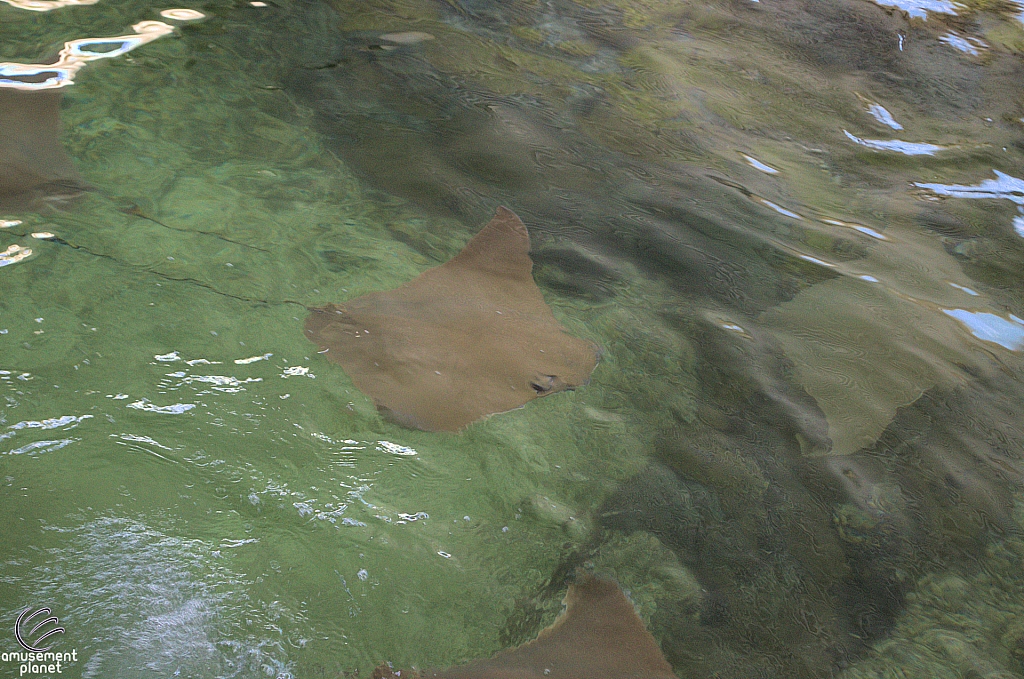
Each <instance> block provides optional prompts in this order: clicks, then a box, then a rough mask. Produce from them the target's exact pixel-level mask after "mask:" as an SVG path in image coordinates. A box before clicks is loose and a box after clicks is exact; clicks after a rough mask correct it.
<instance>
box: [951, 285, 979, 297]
mask: <svg viewBox="0 0 1024 679" xmlns="http://www.w3.org/2000/svg"><path fill="white" fill-rule="evenodd" d="M950 285H951V286H952V287H954V288H956V289H957V290H962V291H963V292H966V293H967V294H968V295H971V296H972V297H977V296H978V293H977V292H975V291H974V290H971V289H970V288H965V287H964V286H962V285H958V284H956V283H950Z"/></svg>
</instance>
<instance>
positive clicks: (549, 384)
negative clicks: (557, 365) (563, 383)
mask: <svg viewBox="0 0 1024 679" xmlns="http://www.w3.org/2000/svg"><path fill="white" fill-rule="evenodd" d="M530 386H531V387H533V390H534V391H535V392H537V393H538V394H546V393H548V392H549V391H551V389H552V388H553V387H554V386H555V376H554V375H538V376H537V377H535V378H533V379H532V380H531V381H530Z"/></svg>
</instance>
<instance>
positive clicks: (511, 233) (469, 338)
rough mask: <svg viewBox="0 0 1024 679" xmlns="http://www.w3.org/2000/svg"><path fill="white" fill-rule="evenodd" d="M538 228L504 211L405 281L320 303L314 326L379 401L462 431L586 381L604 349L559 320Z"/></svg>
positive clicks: (392, 412) (398, 415)
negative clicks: (537, 257)
mask: <svg viewBox="0 0 1024 679" xmlns="http://www.w3.org/2000/svg"><path fill="white" fill-rule="evenodd" d="M529 250H530V237H529V234H528V233H527V231H526V226H524V225H523V222H522V221H521V220H520V219H519V217H517V216H516V215H515V214H514V213H513V212H512V211H511V210H508V209H507V208H503V207H502V208H498V211H497V213H496V214H495V215H494V219H492V220H491V221H490V222H489V223H488V224H487V225H486V226H485V227H484V228H483V230H481V231H480V233H478V234H477V235H476V236H475V237H474V238H473V239H472V240H470V241H469V243H467V244H466V247H465V248H463V250H462V252H460V253H459V254H458V255H456V256H455V257H454V258H452V259H451V260H449V261H448V262H447V263H445V264H443V265H441V266H439V267H436V268H433V269H430V270H428V271H425V272H424V273H422V274H421V275H420V276H419V277H417V278H416V279H414V280H412V281H410V282H409V283H406V284H405V285H403V286H401V287H398V288H395V289H394V290H388V291H386V292H374V293H370V294H368V295H364V296H363V297H359V298H357V299H354V300H352V301H350V302H347V303H345V304H343V305H335V304H328V305H327V306H325V307H321V308H318V309H314V310H313V312H312V313H311V314H310V316H309V318H307V319H306V328H305V329H306V336H307V337H309V339H311V340H312V341H313V342H316V343H317V344H318V345H320V349H321V351H322V352H326V356H327V359H328V360H330V361H333V362H335V363H338V364H340V365H341V366H342V367H343V368H344V369H345V372H346V373H348V375H349V377H351V378H352V381H353V382H354V383H355V385H356V386H357V387H358V388H359V389H360V390H362V391H363V392H364V393H366V394H367V395H369V396H370V397H371V398H372V399H373V400H374V402H375V403H376V404H377V407H378V409H380V410H381V411H382V412H384V413H385V414H386V415H388V416H389V417H391V418H392V419H394V420H396V421H397V422H399V423H401V424H404V425H406V426H409V427H415V428H417V429H424V430H427V431H457V430H459V429H462V428H463V427H465V426H466V425H468V424H470V423H471V422H474V421H476V420H478V419H480V418H482V417H485V416H487V415H490V414H493V413H501V412H505V411H507V410H512V409H513V408H518V407H520V406H522V405H524V404H525V403H526V402H527V401H530V400H532V399H535V398H537V397H539V396H546V395H548V394H552V393H554V392H556V391H563V390H565V389H573V388H575V387H578V386H580V385H582V384H585V383H586V382H587V380H588V379H589V378H590V373H591V372H593V370H594V367H595V366H596V365H597V359H598V356H599V353H600V350H599V349H598V348H597V346H596V345H594V344H593V343H591V342H587V341H585V340H581V339H577V338H575V337H572V336H571V335H569V334H568V332H567V331H566V329H565V328H564V327H562V325H561V324H559V323H558V321H556V320H555V317H554V315H553V314H552V313H551V309H549V308H548V306H547V304H545V302H544V298H543V296H542V295H541V292H540V289H539V288H538V287H537V284H536V283H534V281H533V274H532V270H533V262H532V261H531V260H530V255H529Z"/></svg>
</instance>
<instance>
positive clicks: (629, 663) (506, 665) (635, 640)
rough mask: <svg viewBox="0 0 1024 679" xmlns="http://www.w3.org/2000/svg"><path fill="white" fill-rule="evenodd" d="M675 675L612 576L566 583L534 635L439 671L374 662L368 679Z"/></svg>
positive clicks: (659, 678)
mask: <svg viewBox="0 0 1024 679" xmlns="http://www.w3.org/2000/svg"><path fill="white" fill-rule="evenodd" d="M428 677H429V678H431V679H676V675H675V674H673V673H672V667H671V665H669V664H668V661H667V660H665V656H664V655H662V653H661V649H660V648H658V644H657V642H656V641H655V640H654V637H653V636H651V633H650V632H648V631H647V628H645V627H644V623H643V621H642V620H640V618H639V617H638V616H637V614H636V611H635V610H634V609H633V604H631V603H630V602H629V600H628V599H627V598H626V595H625V594H623V593H622V590H621V589H619V586H618V585H617V584H615V583H614V582H612V581H611V580H604V579H601V578H595V577H592V576H586V577H584V578H583V579H582V580H581V581H580V582H577V583H575V584H572V585H570V586H569V592H568V593H567V594H566V595H565V612H564V613H562V615H561V616H560V617H559V618H558V619H557V620H555V623H554V624H553V625H552V626H551V627H548V628H547V629H545V630H543V631H541V633H540V634H539V635H538V636H537V638H536V639H534V640H533V641H531V642H529V643H527V644H524V645H522V646H520V647H519V648H514V649H511V650H507V651H502V652H501V653H498V654H497V655H495V656H494V657H493V658H490V659H488V660H474V661H472V662H470V663H468V664H466V665H462V666H461V667H453V668H450V669H447V670H444V671H442V672H433V671H429V670H428V671H426V672H422V673H419V672H410V671H403V670H393V669H391V667H389V666H387V665H382V666H380V667H378V668H377V669H376V670H375V671H374V673H373V679H427V678H428Z"/></svg>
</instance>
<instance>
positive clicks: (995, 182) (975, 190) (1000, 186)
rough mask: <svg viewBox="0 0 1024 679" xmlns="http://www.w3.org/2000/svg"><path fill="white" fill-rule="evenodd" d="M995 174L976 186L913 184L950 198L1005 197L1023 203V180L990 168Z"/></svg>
mask: <svg viewBox="0 0 1024 679" xmlns="http://www.w3.org/2000/svg"><path fill="white" fill-rule="evenodd" d="M992 171H993V172H995V174H996V178H995V179H986V180H985V181H983V182H981V183H980V184H978V185H977V186H964V185H962V184H924V183H920V182H915V183H914V186H916V187H918V188H921V189H928V190H929V191H931V192H932V193H935V194H936V195H939V196H949V197H951V198H1005V199H1006V200H1012V201H1013V202H1014V203H1016V204H1017V205H1024V180H1020V179H1017V178H1016V177H1011V176H1010V175H1008V174H1006V173H1004V172H1000V171H999V170H992Z"/></svg>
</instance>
